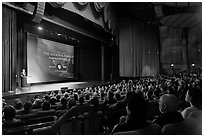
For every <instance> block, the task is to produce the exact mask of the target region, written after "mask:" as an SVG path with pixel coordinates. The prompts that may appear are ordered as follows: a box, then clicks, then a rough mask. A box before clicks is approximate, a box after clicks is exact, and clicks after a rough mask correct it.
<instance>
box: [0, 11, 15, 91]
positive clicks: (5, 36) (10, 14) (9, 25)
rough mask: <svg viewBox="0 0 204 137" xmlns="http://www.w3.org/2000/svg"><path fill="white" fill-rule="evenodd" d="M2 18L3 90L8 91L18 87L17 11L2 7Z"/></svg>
mask: <svg viewBox="0 0 204 137" xmlns="http://www.w3.org/2000/svg"><path fill="white" fill-rule="evenodd" d="M2 18H3V20H2V74H3V75H2V90H3V92H7V91H12V90H15V88H16V71H15V70H16V60H17V26H16V25H17V24H16V12H15V11H13V10H11V9H8V8H5V7H2Z"/></svg>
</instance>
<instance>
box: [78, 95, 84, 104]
mask: <svg viewBox="0 0 204 137" xmlns="http://www.w3.org/2000/svg"><path fill="white" fill-rule="evenodd" d="M79 105H80V106H82V105H84V97H83V96H80V97H79Z"/></svg>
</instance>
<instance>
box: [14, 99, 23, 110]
mask: <svg viewBox="0 0 204 137" xmlns="http://www.w3.org/2000/svg"><path fill="white" fill-rule="evenodd" d="M14 108H15V109H16V111H19V110H21V109H22V108H23V104H22V102H21V100H20V99H18V100H16V101H15V105H14Z"/></svg>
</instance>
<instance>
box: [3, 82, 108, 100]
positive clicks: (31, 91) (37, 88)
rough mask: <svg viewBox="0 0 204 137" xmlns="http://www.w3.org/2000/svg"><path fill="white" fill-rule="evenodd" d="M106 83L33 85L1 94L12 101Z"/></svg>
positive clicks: (104, 83)
mask: <svg viewBox="0 0 204 137" xmlns="http://www.w3.org/2000/svg"><path fill="white" fill-rule="evenodd" d="M106 84H108V83H107V82H102V81H87V82H65V83H50V84H34V85H31V86H28V87H18V88H16V90H15V91H8V92H6V93H3V98H4V99H14V98H18V97H22V96H29V95H36V94H44V93H45V92H47V91H54V90H60V89H61V88H65V87H68V89H80V88H85V87H91V86H100V85H106Z"/></svg>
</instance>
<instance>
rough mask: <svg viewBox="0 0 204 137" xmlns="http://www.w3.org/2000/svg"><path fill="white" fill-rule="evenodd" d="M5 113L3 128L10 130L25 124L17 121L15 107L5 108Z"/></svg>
mask: <svg viewBox="0 0 204 137" xmlns="http://www.w3.org/2000/svg"><path fill="white" fill-rule="evenodd" d="M3 111H4V113H3V128H9V127H14V126H21V125H23V124H24V122H23V121H20V120H19V119H15V116H16V110H15V108H14V107H13V106H11V105H9V106H6V107H5V108H4V110H3Z"/></svg>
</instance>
